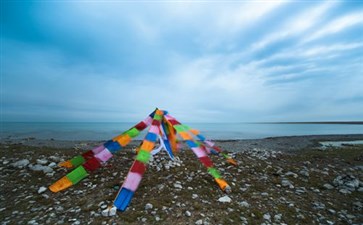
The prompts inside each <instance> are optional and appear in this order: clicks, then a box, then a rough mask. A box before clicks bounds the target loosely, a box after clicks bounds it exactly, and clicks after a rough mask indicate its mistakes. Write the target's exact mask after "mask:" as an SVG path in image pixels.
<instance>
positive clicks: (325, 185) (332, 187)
mask: <svg viewBox="0 0 363 225" xmlns="http://www.w3.org/2000/svg"><path fill="white" fill-rule="evenodd" d="M324 188H325V189H328V190H331V189H334V186H333V185H331V184H324Z"/></svg>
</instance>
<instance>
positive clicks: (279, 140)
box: [0, 134, 363, 224]
mask: <svg viewBox="0 0 363 225" xmlns="http://www.w3.org/2000/svg"><path fill="white" fill-rule="evenodd" d="M350 140H363V134H362V135H320V136H316V135H312V136H293V137H273V138H265V139H250V140H224V141H217V142H216V143H217V145H218V146H220V147H221V148H222V149H224V150H225V151H226V152H228V153H229V154H230V155H231V156H233V158H235V159H236V160H237V162H238V163H239V165H238V166H237V167H235V166H232V165H230V164H227V162H226V161H225V160H224V159H223V158H222V157H219V156H211V158H212V161H213V162H214V163H215V166H216V168H218V169H219V171H220V172H221V173H222V175H223V177H224V178H225V179H226V181H227V182H228V183H229V185H230V186H231V187H232V193H229V194H226V193H224V192H222V191H221V190H220V189H219V188H218V186H217V184H216V183H215V182H214V181H213V178H212V177H211V176H210V175H209V174H208V173H207V171H206V169H205V168H204V167H203V166H202V165H201V164H200V163H199V162H198V160H197V158H196V157H195V156H194V155H193V153H192V152H191V151H189V150H188V149H187V148H186V147H184V148H183V150H182V151H181V152H180V153H179V155H178V158H179V160H177V161H176V162H174V163H171V162H170V160H169V159H168V157H167V155H166V154H164V153H163V154H158V155H156V156H155V157H154V158H153V160H152V161H151V164H150V166H149V167H148V170H147V172H146V173H145V175H144V178H143V180H142V182H141V185H140V187H139V188H138V190H137V192H136V193H135V196H134V198H133V199H132V201H131V204H130V206H129V207H128V209H127V210H126V211H125V212H117V214H116V216H113V217H105V216H103V215H102V210H103V209H104V208H106V207H107V206H108V205H110V204H111V203H112V201H113V198H114V197H115V196H116V194H117V191H118V189H119V187H120V185H121V184H122V182H123V180H124V178H125V176H126V174H127V172H128V170H129V168H130V166H131V164H132V162H133V159H134V158H135V153H134V151H133V149H134V148H135V147H136V146H137V145H138V144H139V142H138V141H133V142H132V143H131V144H130V145H129V147H128V148H126V149H124V150H122V151H120V152H119V153H117V154H116V155H115V157H113V158H112V159H111V160H110V161H109V163H108V164H107V165H105V166H104V167H102V168H100V169H98V170H97V171H95V172H94V173H92V174H90V176H88V177H87V178H86V179H84V180H83V181H81V182H80V183H78V184H76V185H75V186H72V187H71V188H69V189H67V190H65V191H63V192H60V193H52V192H50V191H49V190H48V189H45V188H47V187H48V186H49V185H51V184H52V183H53V182H55V181H56V180H58V179H59V178H61V177H62V176H64V175H66V174H67V172H69V171H70V170H66V169H64V168H59V167H58V166H57V164H58V163H59V162H61V161H63V160H67V159H70V158H72V157H73V156H75V155H77V154H79V153H82V152H84V151H85V150H87V149H91V148H93V147H95V146H97V145H99V144H100V143H102V141H100V142H97V141H59V140H54V139H51V140H38V139H34V138H26V139H14V138H12V139H2V140H1V143H0V154H1V155H0V170H1V197H0V199H1V201H0V216H1V224H171V223H173V224H362V223H363V175H362V174H363V173H362V170H363V146H362V145H354V146H353V145H352V146H351V145H347V146H344V147H341V148H333V147H328V148H325V149H321V148H320V146H319V142H320V141H350ZM39 168H40V169H39ZM43 187H44V188H43Z"/></svg>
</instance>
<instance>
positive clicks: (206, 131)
mask: <svg viewBox="0 0 363 225" xmlns="http://www.w3.org/2000/svg"><path fill="white" fill-rule="evenodd" d="M134 125H135V123H15V122H5V123H1V134H0V137H1V138H7V137H10V138H28V137H34V138H37V139H50V138H54V139H58V140H107V139H110V138H112V137H114V136H116V135H118V134H120V133H122V132H123V131H125V130H127V129H129V128H130V127H132V126H134ZM186 125H189V126H190V127H192V128H196V129H198V130H200V131H201V132H202V134H203V135H204V136H206V137H207V138H210V139H215V140H218V139H219V140H220V139H254V138H265V137H275V136H293V135H322V134H363V125H362V124H357V125H354V124H261V123H259V124H256V123H189V124H186ZM144 135H145V132H144V133H142V134H141V135H140V136H139V137H138V139H142V138H143V137H144Z"/></svg>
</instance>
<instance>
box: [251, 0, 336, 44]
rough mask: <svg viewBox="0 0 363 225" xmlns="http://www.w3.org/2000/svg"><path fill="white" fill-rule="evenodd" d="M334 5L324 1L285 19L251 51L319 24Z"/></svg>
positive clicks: (331, 2) (334, 3) (332, 2)
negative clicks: (276, 29) (283, 22)
mask: <svg viewBox="0 0 363 225" xmlns="http://www.w3.org/2000/svg"><path fill="white" fill-rule="evenodd" d="M335 5H336V2H334V1H326V2H324V3H322V4H320V5H319V6H317V7H315V8H308V9H306V10H305V11H303V12H302V13H300V14H298V15H295V16H294V17H293V18H288V17H287V18H286V21H287V22H286V23H285V24H284V25H282V26H281V27H280V28H278V31H276V32H275V33H271V34H268V35H267V36H266V37H264V38H263V39H262V40H260V41H258V42H257V43H254V44H253V46H252V50H258V49H261V48H263V47H265V46H267V45H269V44H271V43H273V42H276V41H279V40H282V39H284V38H287V37H289V36H293V35H299V34H301V33H302V32H304V31H306V30H308V29H310V28H312V27H313V26H315V25H316V24H317V23H319V20H320V19H321V18H322V17H323V15H324V14H326V13H327V12H328V10H329V9H331V8H332V7H334V6H335Z"/></svg>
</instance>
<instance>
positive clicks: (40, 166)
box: [29, 164, 53, 173]
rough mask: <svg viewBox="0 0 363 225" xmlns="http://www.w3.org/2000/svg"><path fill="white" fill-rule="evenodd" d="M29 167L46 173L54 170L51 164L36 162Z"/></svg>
mask: <svg viewBox="0 0 363 225" xmlns="http://www.w3.org/2000/svg"><path fill="white" fill-rule="evenodd" d="M29 168H30V169H31V170H33V171H43V172H44V173H51V172H53V169H52V168H50V167H49V166H42V165H39V164H35V165H34V166H33V165H29Z"/></svg>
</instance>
